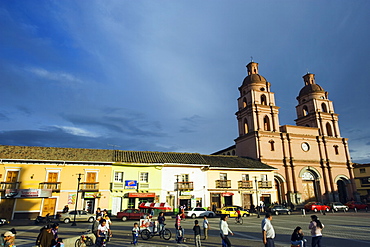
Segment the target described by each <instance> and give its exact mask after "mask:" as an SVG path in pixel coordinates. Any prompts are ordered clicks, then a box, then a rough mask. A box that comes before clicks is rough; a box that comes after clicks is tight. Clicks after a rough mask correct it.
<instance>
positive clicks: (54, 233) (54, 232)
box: [51, 223, 59, 243]
mask: <svg viewBox="0 0 370 247" xmlns="http://www.w3.org/2000/svg"><path fill="white" fill-rule="evenodd" d="M58 229H59V223H54V224H53V225H52V226H51V232H52V233H53V235H54V240H55V243H57V242H58V237H59V236H58Z"/></svg>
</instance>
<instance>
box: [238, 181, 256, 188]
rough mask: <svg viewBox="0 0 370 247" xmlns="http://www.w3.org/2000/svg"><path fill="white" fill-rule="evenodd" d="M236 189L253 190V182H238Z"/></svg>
mask: <svg viewBox="0 0 370 247" xmlns="http://www.w3.org/2000/svg"><path fill="white" fill-rule="evenodd" d="M238 189H253V181H245V180H241V181H238Z"/></svg>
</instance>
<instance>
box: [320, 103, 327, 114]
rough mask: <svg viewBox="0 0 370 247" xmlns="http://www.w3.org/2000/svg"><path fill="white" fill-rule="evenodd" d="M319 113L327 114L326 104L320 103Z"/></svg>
mask: <svg viewBox="0 0 370 247" xmlns="http://www.w3.org/2000/svg"><path fill="white" fill-rule="evenodd" d="M321 111H322V112H328V108H327V107H326V104H325V103H322V104H321Z"/></svg>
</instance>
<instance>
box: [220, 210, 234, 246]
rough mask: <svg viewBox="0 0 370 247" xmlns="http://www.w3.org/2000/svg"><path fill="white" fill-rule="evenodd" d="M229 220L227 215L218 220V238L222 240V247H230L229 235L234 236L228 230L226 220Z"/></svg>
mask: <svg viewBox="0 0 370 247" xmlns="http://www.w3.org/2000/svg"><path fill="white" fill-rule="evenodd" d="M228 218H229V216H228V215H222V216H221V220H220V236H221V239H222V245H223V246H227V247H230V246H231V242H230V240H229V238H228V235H229V233H230V234H231V235H234V233H233V232H232V231H231V230H230V228H229V225H228V224H227V219H228Z"/></svg>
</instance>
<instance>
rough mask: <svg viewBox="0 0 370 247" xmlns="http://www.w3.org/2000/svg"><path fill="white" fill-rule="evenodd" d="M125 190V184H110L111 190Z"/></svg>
mask: <svg viewBox="0 0 370 247" xmlns="http://www.w3.org/2000/svg"><path fill="white" fill-rule="evenodd" d="M124 188H125V184H124V183H121V182H114V183H110V190H123V189H124Z"/></svg>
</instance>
